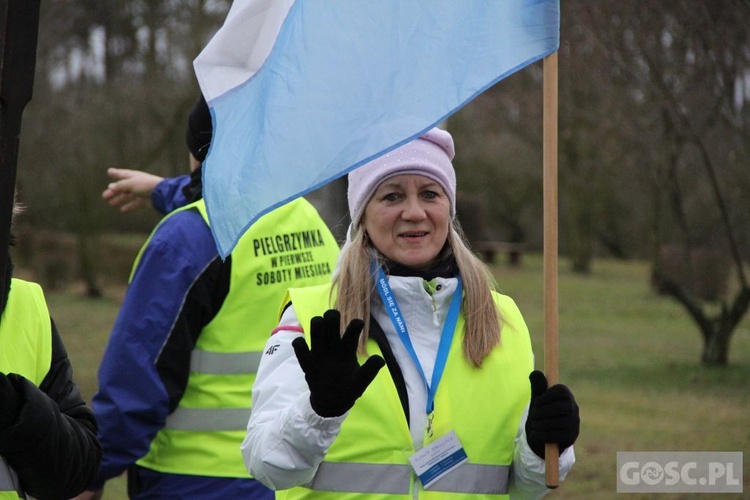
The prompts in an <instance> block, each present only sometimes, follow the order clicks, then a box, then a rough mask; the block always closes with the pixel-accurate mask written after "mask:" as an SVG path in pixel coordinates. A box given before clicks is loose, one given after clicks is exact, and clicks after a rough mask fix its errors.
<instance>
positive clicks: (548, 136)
mask: <svg viewBox="0 0 750 500" xmlns="http://www.w3.org/2000/svg"><path fill="white" fill-rule="evenodd" d="M543 78H544V82H543V92H544V104H543V106H544V110H543V122H544V123H543V132H542V135H543V153H542V163H543V174H542V175H543V190H544V372H545V375H546V376H547V383H548V384H549V386H550V387H551V386H553V385H554V384H556V383H557V381H558V373H557V372H558V366H557V348H558V346H557V332H558V322H557V313H558V306H557V274H558V271H557V270H558V259H557V253H558V250H557V246H558V245H557V242H558V238H557V220H558V209H557V52H555V53H553V54H550V55H549V56H547V57H545V58H544V62H543ZM558 455H559V453H558V445H557V443H547V444H546V445H545V451H544V456H545V471H546V482H547V488H557V486H558V484H559V477H558V461H559V460H558V458H559V456H558Z"/></svg>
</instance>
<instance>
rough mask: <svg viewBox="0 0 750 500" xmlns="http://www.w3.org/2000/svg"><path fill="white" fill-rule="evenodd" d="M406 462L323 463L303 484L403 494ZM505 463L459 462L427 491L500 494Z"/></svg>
mask: <svg viewBox="0 0 750 500" xmlns="http://www.w3.org/2000/svg"><path fill="white" fill-rule="evenodd" d="M411 473H412V471H411V468H410V467H409V466H408V465H392V464H364V463H344V462H323V463H321V464H320V467H318V471H317V472H316V473H315V477H314V478H313V480H312V482H311V483H310V484H309V485H308V486H307V487H308V488H310V489H312V490H325V491H341V492H344V491H346V492H356V493H382V494H390V495H406V494H408V493H409V484H410V480H409V479H410V477H411ZM509 478H510V467H509V466H507V465H480V464H463V465H461V466H460V467H458V468H457V469H456V470H454V471H452V472H451V473H450V474H447V475H446V476H444V477H442V478H440V479H438V480H437V481H436V482H435V483H434V484H432V485H430V488H429V490H430V491H442V492H446V493H474V494H486V495H492V494H496V495H503V494H507V493H508V481H509Z"/></svg>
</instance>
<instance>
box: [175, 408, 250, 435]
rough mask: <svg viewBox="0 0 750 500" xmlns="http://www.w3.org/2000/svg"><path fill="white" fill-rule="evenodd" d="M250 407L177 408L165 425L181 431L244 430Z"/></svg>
mask: <svg viewBox="0 0 750 500" xmlns="http://www.w3.org/2000/svg"><path fill="white" fill-rule="evenodd" d="M249 419H250V409H249V408H182V407H180V408H177V409H176V410H175V411H174V412H173V413H172V414H171V415H169V416H168V417H167V422H166V425H165V427H166V428H168V429H173V430H179V431H244V430H245V429H247V421H248V420H249Z"/></svg>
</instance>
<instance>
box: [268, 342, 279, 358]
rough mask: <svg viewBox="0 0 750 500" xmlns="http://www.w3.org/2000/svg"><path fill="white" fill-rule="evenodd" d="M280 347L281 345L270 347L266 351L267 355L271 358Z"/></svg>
mask: <svg viewBox="0 0 750 500" xmlns="http://www.w3.org/2000/svg"><path fill="white" fill-rule="evenodd" d="M280 345H281V344H274V345H272V346H270V347H269V348H268V349H266V354H268V355H269V356H270V355H271V354H273V353H275V352H276V351H277V350H278V349H279V346H280Z"/></svg>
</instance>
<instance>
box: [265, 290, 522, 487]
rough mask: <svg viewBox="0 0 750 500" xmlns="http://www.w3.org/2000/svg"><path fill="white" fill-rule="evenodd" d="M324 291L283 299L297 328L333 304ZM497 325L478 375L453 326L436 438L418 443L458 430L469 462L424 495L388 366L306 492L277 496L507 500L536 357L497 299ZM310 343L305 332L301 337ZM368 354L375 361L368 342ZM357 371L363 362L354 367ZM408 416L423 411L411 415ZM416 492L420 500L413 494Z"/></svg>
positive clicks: (512, 312)
mask: <svg viewBox="0 0 750 500" xmlns="http://www.w3.org/2000/svg"><path fill="white" fill-rule="evenodd" d="M329 292H330V285H328V286H318V287H310V288H306V289H292V290H289V292H288V294H287V298H288V299H289V300H291V302H292V303H293V305H294V310H295V312H296V314H297V317H298V319H299V321H300V324H302V325H309V324H310V319H311V318H312V317H314V316H320V315H322V313H323V312H324V311H325V310H326V309H328V308H329V307H330V306H329ZM493 299H494V300H495V303H496V304H497V305H498V306H499V309H500V311H501V314H502V317H503V328H502V332H501V342H500V345H499V346H498V347H496V348H495V349H494V350H493V351H492V353H491V354H490V355H489V356H488V357H487V358H485V359H484V362H483V363H482V367H481V368H475V367H474V366H473V365H471V364H470V363H468V362H467V361H466V359H465V357H464V355H463V349H462V345H461V344H462V342H463V333H462V332H463V328H464V325H465V318H464V316H463V314H461V315H460V317H459V319H458V323H457V325H456V335H454V338H453V344H452V345H451V349H450V353H449V355H448V361H447V364H446V367H445V372H444V373H443V377H442V379H441V382H440V387H439V389H438V391H437V394H436V397H435V410H434V420H433V429H434V432H433V435H432V437H429V436H428V435H427V434H426V433H425V436H424V445H425V446H427V445H429V444H430V443H431V442H433V441H434V440H436V439H438V438H440V437H442V436H443V435H445V434H446V433H448V432H450V431H455V433H456V435H457V436H458V439H459V440H460V441H461V444H462V445H463V447H464V450H465V451H466V453H467V455H468V459H469V461H468V463H465V464H463V465H461V466H459V467H458V468H456V469H455V470H453V471H451V472H450V473H449V474H447V475H446V476H444V477H443V478H441V479H439V480H438V481H437V482H436V483H435V484H434V485H432V486H431V488H430V490H429V491H426V490H425V489H424V488H423V487H422V485H421V484H420V483H419V481H418V479H417V477H416V474H415V473H414V472H413V470H412V469H411V467H410V465H409V457H410V456H411V455H412V454H414V453H415V451H416V450H415V449H414V445H413V443H412V439H411V434H410V433H409V427H408V422H407V421H406V418H405V416H404V412H403V409H402V407H401V401H400V399H399V396H398V393H397V391H396V386H395V384H394V382H393V379H392V377H391V375H390V373H389V371H388V369H387V368H384V369H382V370H380V372H379V373H378V375H377V377H376V378H375V380H374V381H373V382H372V384H370V386H369V387H368V388H367V390H366V391H365V393H364V394H363V395H362V397H361V398H359V399H358V400H357V402H356V403H355V404H354V407H353V408H352V409H351V410H350V412H349V414H348V415H347V417H346V419H345V420H344V423H343V425H342V428H341V433H340V434H339V436H338V437H337V438H336V440H335V441H334V442H333V444H332V445H331V448H330V450H329V451H328V453H327V454H326V457H325V459H324V461H323V462H322V463H321V465H320V467H319V468H318V470H317V472H316V474H315V477H314V479H313V481H312V483H311V484H310V485H308V486H307V487H297V488H292V489H289V490H284V491H277V492H276V498H277V499H281V500H289V499H315V500H319V499H320V500H329V499H330V500H342V499H352V500H353V499H358V500H360V499H367V500H386V499H395V498H402V499H411V500H413V499H415V498H419V499H426V500H433V499H434V500H447V499H456V500H458V499H465V498H472V499H496V498H506V497H507V492H508V482H509V479H510V473H511V472H510V466H511V463H512V461H513V451H514V440H515V436H516V432H517V430H518V426H519V422H520V419H521V415H522V413H523V411H524V409H525V407H526V405H527V403H528V402H529V397H530V385H529V378H528V377H529V373H531V371H532V370H533V354H532V350H531V341H530V339H529V333H528V329H527V327H526V323H525V322H524V320H523V317H522V316H521V313H520V311H519V310H518V308H517V307H516V305H515V303H514V302H513V300H512V299H510V298H509V297H506V296H503V295H500V294H495V293H493ZM305 335H306V337H307V340H308V342H309V341H310V338H309V332H305ZM367 349H368V354H369V355H373V354H380V349H379V348H378V347H377V344H376V342H375V341H374V340H372V339H370V340H369V341H368V346H367ZM359 361H360V364H361V363H363V362H364V361H365V360H364V359H360V360H359ZM410 411H424V409H422V408H410ZM415 492H416V494H415Z"/></svg>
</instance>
